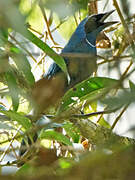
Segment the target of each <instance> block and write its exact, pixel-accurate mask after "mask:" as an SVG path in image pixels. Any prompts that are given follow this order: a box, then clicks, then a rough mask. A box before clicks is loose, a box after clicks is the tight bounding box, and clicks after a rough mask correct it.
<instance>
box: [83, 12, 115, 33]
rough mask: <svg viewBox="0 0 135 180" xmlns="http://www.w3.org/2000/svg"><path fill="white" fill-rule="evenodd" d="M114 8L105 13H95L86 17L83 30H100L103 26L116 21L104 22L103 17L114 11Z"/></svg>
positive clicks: (88, 31) (87, 31)
mask: <svg viewBox="0 0 135 180" xmlns="http://www.w3.org/2000/svg"><path fill="white" fill-rule="evenodd" d="M114 11H115V10H112V11H110V12H107V13H102V14H96V15H92V16H89V17H88V20H87V22H86V23H85V32H86V34H87V33H90V32H92V31H95V30H97V31H99V32H100V31H102V30H103V29H104V28H106V27H108V26H110V25H113V24H115V23H117V22H116V21H115V22H114V21H113V22H104V21H105V19H106V18H107V17H108V16H109V15H110V14H112V13H113V12H114Z"/></svg>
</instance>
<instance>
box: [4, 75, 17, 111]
mask: <svg viewBox="0 0 135 180" xmlns="http://www.w3.org/2000/svg"><path fill="white" fill-rule="evenodd" d="M5 77H6V81H7V84H8V88H9V92H10V95H11V98H12V105H13V110H14V111H17V109H18V106H19V90H18V87H17V82H16V79H15V76H14V74H13V73H12V72H6V73H5Z"/></svg>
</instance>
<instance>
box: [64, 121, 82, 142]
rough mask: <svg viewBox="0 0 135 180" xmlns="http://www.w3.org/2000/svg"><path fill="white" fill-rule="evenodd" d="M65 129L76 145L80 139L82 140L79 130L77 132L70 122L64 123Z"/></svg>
mask: <svg viewBox="0 0 135 180" xmlns="http://www.w3.org/2000/svg"><path fill="white" fill-rule="evenodd" d="M63 128H64V129H65V131H66V133H67V135H68V136H69V137H71V138H72V139H73V142H74V143H78V142H79V138H80V134H79V130H77V129H76V128H75V127H74V125H73V124H72V123H70V122H66V123H64V125H63Z"/></svg>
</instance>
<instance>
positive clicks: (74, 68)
mask: <svg viewBox="0 0 135 180" xmlns="http://www.w3.org/2000/svg"><path fill="white" fill-rule="evenodd" d="M114 11H115V10H112V11H109V12H106V13H100V14H95V15H91V16H88V17H86V18H85V19H83V20H82V21H81V22H80V24H79V25H78V27H77V28H76V30H75V32H74V33H73V34H72V36H71V38H70V39H69V41H68V43H67V44H66V46H65V47H64V48H63V50H62V52H61V55H63V54H65V56H66V55H67V57H64V60H65V63H66V65H67V68H68V72H69V76H70V84H67V86H68V89H69V88H71V87H73V86H74V85H76V84H77V83H79V82H81V81H83V80H85V79H87V78H88V77H89V76H90V75H91V74H92V73H93V72H95V71H96V69H97V58H96V55H97V49H96V38H97V36H98V35H99V33H100V32H101V31H102V30H103V29H104V28H106V27H108V26H110V25H113V24H114V23H116V22H104V21H105V19H106V18H107V17H108V16H109V15H111V14H112V13H113V12H114ZM68 54H69V56H68ZM61 71H62V70H61V69H60V67H59V66H58V65H57V64H56V63H53V64H52V65H51V66H50V68H49V70H48V73H47V74H46V75H45V76H44V77H45V78H47V79H50V78H52V77H54V76H56V75H57V74H58V73H60V72H61ZM66 89H67V88H66Z"/></svg>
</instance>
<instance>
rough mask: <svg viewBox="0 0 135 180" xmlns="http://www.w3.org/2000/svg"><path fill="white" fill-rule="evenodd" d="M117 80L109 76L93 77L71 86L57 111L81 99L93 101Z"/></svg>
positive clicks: (61, 110)
mask: <svg viewBox="0 0 135 180" xmlns="http://www.w3.org/2000/svg"><path fill="white" fill-rule="evenodd" d="M118 82H119V81H118V80H115V79H111V78H104V77H94V78H89V79H87V80H85V81H83V82H82V83H79V84H77V85H76V86H75V87H74V88H71V89H70V90H69V91H68V92H67V93H66V94H65V96H64V97H63V99H62V103H61V105H60V107H59V110H58V113H60V112H63V111H65V110H67V109H68V108H71V107H72V105H75V104H76V103H79V102H80V101H82V100H89V101H90V102H92V101H95V100H97V99H99V98H100V97H102V96H103V95H105V94H106V93H107V92H108V91H109V90H110V89H112V88H113V87H114V86H115V85H116V84H117V83H118Z"/></svg>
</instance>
